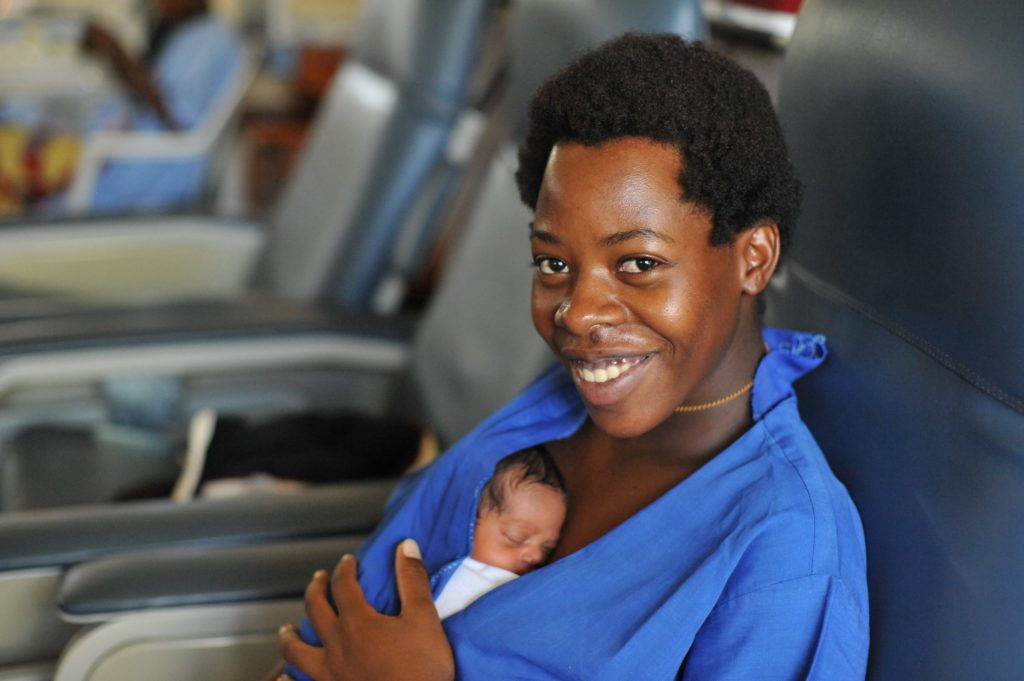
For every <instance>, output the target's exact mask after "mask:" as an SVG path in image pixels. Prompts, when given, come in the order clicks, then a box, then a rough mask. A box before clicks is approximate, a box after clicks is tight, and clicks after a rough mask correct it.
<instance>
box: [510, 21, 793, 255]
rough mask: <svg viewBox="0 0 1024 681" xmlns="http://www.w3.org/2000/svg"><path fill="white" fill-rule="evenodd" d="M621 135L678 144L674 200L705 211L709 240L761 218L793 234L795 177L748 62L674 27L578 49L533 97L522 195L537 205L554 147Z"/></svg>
mask: <svg viewBox="0 0 1024 681" xmlns="http://www.w3.org/2000/svg"><path fill="white" fill-rule="evenodd" d="M622 137H644V138H647V139H651V140H654V141H656V142H662V143H665V144H671V145H672V146H674V147H676V148H677V149H679V151H680V152H681V154H682V158H683V172H682V175H681V176H680V178H679V183H680V190H681V197H680V198H681V199H682V200H684V201H693V202H695V203H696V204H698V205H700V206H702V207H703V208H705V209H707V210H708V211H709V212H710V214H711V222H712V230H711V243H712V244H714V245H723V244H728V243H732V241H733V239H734V238H735V236H736V235H737V234H738V233H740V232H742V231H744V230H746V229H749V228H751V227H754V226H756V225H758V224H759V223H761V222H763V221H772V222H775V223H776V224H778V226H779V232H780V238H781V241H782V246H783V248H785V246H786V244H787V243H788V242H789V235H790V232H791V230H792V228H793V223H794V222H795V221H796V218H797V213H798V212H799V208H800V194H801V191H800V182H799V181H798V180H797V179H796V175H795V173H794V170H793V165H792V163H791V162H790V160H789V154H788V153H787V151H786V145H785V141H784V140H783V137H782V130H781V128H780V126H779V122H778V119H777V118H776V116H775V110H774V108H773V107H772V103H771V99H770V98H769V96H768V92H767V91H766V90H765V88H764V86H763V85H762V84H761V82H760V81H759V80H758V79H757V77H756V76H754V75H753V74H752V73H750V72H749V71H747V70H746V69H744V68H742V67H740V66H739V65H737V64H735V63H734V62H732V61H730V60H729V59H727V58H726V57H723V56H721V55H719V54H717V53H715V52H713V51H712V50H710V49H709V48H707V47H705V46H704V45H702V44H701V43H688V42H686V41H684V40H683V39H682V38H680V37H678V36H676V35H674V34H670V33H654V34H646V33H627V34H624V35H622V36H620V37H618V38H615V39H613V40H611V41H609V42H607V43H604V44H603V45H601V46H599V47H597V48H596V49H594V50H593V51H590V52H588V53H585V54H583V55H582V56H581V57H579V58H578V59H576V60H575V61H574V62H572V63H571V64H569V65H568V66H567V67H565V68H564V69H563V70H562V71H560V72H558V73H556V74H555V75H554V76H552V77H551V78H550V79H548V80H547V81H546V82H545V83H544V84H543V85H541V87H540V88H539V89H538V90H537V92H536V93H535V94H534V96H533V99H532V100H531V102H530V108H529V118H528V127H527V133H526V137H525V139H524V141H523V144H522V146H521V147H520V149H519V169H518V171H517V172H516V182H517V183H518V185H519V194H520V196H521V198H522V200H523V202H524V203H525V204H526V205H527V206H529V207H530V208H531V209H535V208H536V207H537V195H538V194H539V192H540V186H541V181H542V180H543V178H544V169H545V167H546V165H547V162H548V156H549V155H550V154H551V149H552V147H553V146H554V145H556V144H562V143H568V142H573V143H579V144H584V145H587V146H599V145H600V144H602V143H603V142H606V141H608V140H613V139H617V138H622Z"/></svg>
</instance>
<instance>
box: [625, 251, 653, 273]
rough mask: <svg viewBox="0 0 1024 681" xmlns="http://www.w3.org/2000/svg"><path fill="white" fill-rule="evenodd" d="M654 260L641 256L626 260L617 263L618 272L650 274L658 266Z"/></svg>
mask: <svg viewBox="0 0 1024 681" xmlns="http://www.w3.org/2000/svg"><path fill="white" fill-rule="evenodd" d="M660 264H661V263H659V262H658V261H657V260H655V259H654V258H651V257H648V256H645V255H641V256H639V257H636V258H626V259H625V260H623V261H622V262H621V263H619V271H620V272H625V273H627V274H642V273H644V272H650V271H651V270H653V269H654V268H655V267H657V266H658V265H660Z"/></svg>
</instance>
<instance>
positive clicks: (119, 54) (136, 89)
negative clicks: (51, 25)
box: [82, 22, 181, 130]
mask: <svg viewBox="0 0 1024 681" xmlns="http://www.w3.org/2000/svg"><path fill="white" fill-rule="evenodd" d="M82 49H84V50H85V51H86V52H90V53H93V54H95V55H97V56H98V57H101V58H103V59H106V60H107V61H108V62H109V63H110V65H111V67H112V68H113V70H114V73H116V74H117V77H118V79H120V80H121V82H123V83H124V84H125V86H126V87H127V88H128V90H129V91H130V92H131V93H132V94H133V95H134V96H136V97H138V98H139V99H141V100H142V101H143V102H145V103H146V104H147V105H148V106H149V107H150V108H151V109H153V111H154V112H155V113H156V115H157V117H159V119H160V122H161V123H163V124H164V126H166V127H167V129H168V130H180V129H181V126H180V125H179V124H178V122H177V121H176V120H175V119H174V116H173V115H172V114H171V111H170V109H169V108H168V106H167V103H166V102H165V101H164V96H163V93H162V92H161V91H160V88H159V87H158V86H157V84H156V83H155V82H154V81H153V78H152V77H151V76H150V73H149V70H148V69H146V68H145V67H144V66H143V65H142V64H141V63H139V62H138V61H137V60H135V59H133V58H132V57H131V56H130V55H129V54H128V53H127V52H126V51H125V49H124V48H123V47H122V46H121V43H119V42H118V41H117V39H116V38H115V37H114V36H113V35H112V34H111V33H110V32H108V31H107V30H106V29H104V28H103V27H102V26H100V25H99V24H97V23H95V22H89V24H88V25H87V26H86V28H85V33H84V35H83V36H82Z"/></svg>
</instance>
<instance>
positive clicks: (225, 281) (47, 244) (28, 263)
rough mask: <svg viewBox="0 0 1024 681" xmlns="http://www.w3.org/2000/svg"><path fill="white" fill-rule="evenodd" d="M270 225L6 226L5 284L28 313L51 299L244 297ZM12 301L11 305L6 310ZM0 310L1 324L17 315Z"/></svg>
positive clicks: (178, 221)
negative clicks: (68, 297)
mask: <svg viewBox="0 0 1024 681" xmlns="http://www.w3.org/2000/svg"><path fill="white" fill-rule="evenodd" d="M266 239H267V234H266V227H265V225H263V224H261V223H259V222H255V221H252V220H245V219H240V218H227V217H221V216H218V217H211V216H208V215H189V214H178V215H167V216H158V215H138V216H130V217H118V218H102V219H99V218H82V219H58V220H52V219H51V220H38V219H36V220H18V221H17V222H11V223H5V224H0V280H2V281H3V283H4V285H5V286H6V287H8V288H9V289H11V291H10V294H9V295H7V296H5V297H6V298H8V299H10V298H13V297H14V295H15V294H20V296H21V298H23V301H22V307H31V305H27V304H26V303H33V302H36V301H39V300H40V299H42V298H45V297H47V296H59V295H71V296H73V297H75V298H95V299H98V300H104V301H117V300H147V301H153V300H167V299H172V300H173V299H179V300H184V299H188V298H190V297H196V296H200V297H210V296H238V295H241V294H242V292H243V290H244V288H245V287H246V285H247V284H248V283H249V282H250V281H251V279H252V275H253V272H254V271H255V268H256V263H257V261H258V259H259V257H260V256H261V254H262V252H263V250H264V247H265V243H266ZM9 302H10V301H9V300H5V301H3V303H5V305H4V307H6V306H7V305H6V304H7V303H9ZM4 307H0V318H3V317H8V316H10V315H9V313H8V312H7V311H6V310H5V309H4Z"/></svg>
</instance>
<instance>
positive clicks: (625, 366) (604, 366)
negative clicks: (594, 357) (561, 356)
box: [576, 357, 643, 383]
mask: <svg viewBox="0 0 1024 681" xmlns="http://www.w3.org/2000/svg"><path fill="white" fill-rule="evenodd" d="M641 361H643V357H630V358H628V359H626V358H622V359H608V360H603V361H600V362H586V363H583V362H580V363H579V365H577V367H576V375H577V376H579V377H580V379H581V380H584V381H586V382H587V383H605V382H607V381H611V380H614V379H616V378H618V377H619V376H622V375H623V374H624V373H626V372H627V371H629V370H630V369H632V368H633V367H635V366H636V365H637V364H639V363H640V362H641Z"/></svg>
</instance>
